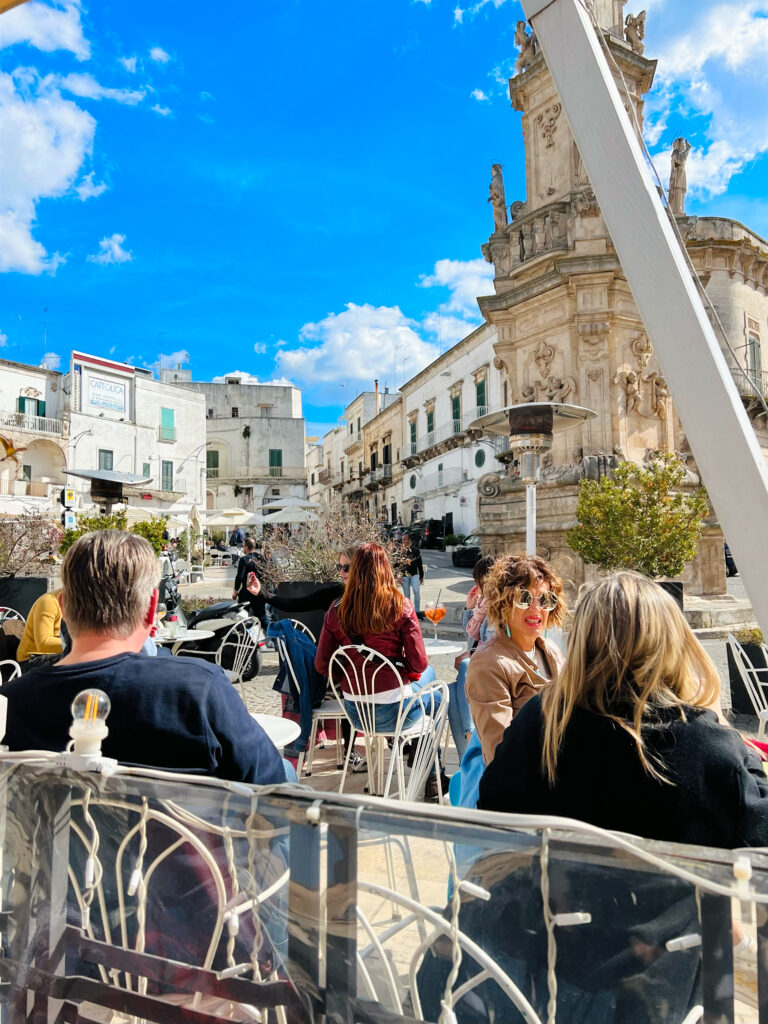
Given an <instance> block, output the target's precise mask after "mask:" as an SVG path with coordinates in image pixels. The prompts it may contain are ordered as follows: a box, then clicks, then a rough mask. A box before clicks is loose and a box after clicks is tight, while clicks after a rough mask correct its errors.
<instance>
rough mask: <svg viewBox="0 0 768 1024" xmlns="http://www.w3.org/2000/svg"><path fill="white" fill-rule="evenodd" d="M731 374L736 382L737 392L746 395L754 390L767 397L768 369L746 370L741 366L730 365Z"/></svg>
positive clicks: (752, 393) (753, 392) (751, 393)
mask: <svg viewBox="0 0 768 1024" xmlns="http://www.w3.org/2000/svg"><path fill="white" fill-rule="evenodd" d="M731 376H732V377H733V379H734V381H735V382H736V387H737V388H738V391H739V394H740V395H742V396H744V397H748V396H749V395H754V394H755V392H757V393H759V394H761V395H762V396H763V397H768V371H766V370H747V369H744V368H743V367H734V366H732V367H731Z"/></svg>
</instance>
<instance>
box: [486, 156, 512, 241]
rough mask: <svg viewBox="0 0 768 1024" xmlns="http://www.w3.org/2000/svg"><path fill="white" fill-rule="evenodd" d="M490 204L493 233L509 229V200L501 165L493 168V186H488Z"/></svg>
mask: <svg viewBox="0 0 768 1024" xmlns="http://www.w3.org/2000/svg"><path fill="white" fill-rule="evenodd" d="M488 192H489V195H488V202H489V203H491V204H492V206H493V233H494V234H497V233H498V232H500V231H506V229H507V223H508V222H507V200H506V198H505V196H504V178H503V177H502V173H501V164H494V165H493V166H492V167H491V184H490V185H489V186H488Z"/></svg>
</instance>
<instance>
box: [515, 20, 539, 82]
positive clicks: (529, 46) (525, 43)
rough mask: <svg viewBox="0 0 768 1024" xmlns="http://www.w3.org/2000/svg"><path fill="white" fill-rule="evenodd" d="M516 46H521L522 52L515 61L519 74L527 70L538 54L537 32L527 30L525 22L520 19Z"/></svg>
mask: <svg viewBox="0 0 768 1024" xmlns="http://www.w3.org/2000/svg"><path fill="white" fill-rule="evenodd" d="M515 46H519V47H520V53H519V54H518V56H517V60H516V61H515V74H517V75H519V74H521V72H523V71H525V69H526V68H527V67H528V65H529V64H530V63H531V61H532V60H533V58H534V57H535V56H536V34H535V33H534V32H531V34H530V35H528V33H527V32H526V30H525V22H524V21H518V23H517V28H516V29H515Z"/></svg>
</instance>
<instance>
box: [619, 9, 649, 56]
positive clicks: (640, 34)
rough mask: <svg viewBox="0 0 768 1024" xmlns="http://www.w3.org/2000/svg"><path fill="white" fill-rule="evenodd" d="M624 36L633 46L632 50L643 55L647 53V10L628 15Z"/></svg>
mask: <svg viewBox="0 0 768 1024" xmlns="http://www.w3.org/2000/svg"><path fill="white" fill-rule="evenodd" d="M624 38H625V39H626V40H627V42H628V43H629V45H630V46H631V47H632V52H633V53H636V54H637V55H638V56H640V57H642V55H643V54H644V53H645V43H644V42H643V40H644V39H645V11H640V13H639V14H628V15H627V17H626V20H625V22H624Z"/></svg>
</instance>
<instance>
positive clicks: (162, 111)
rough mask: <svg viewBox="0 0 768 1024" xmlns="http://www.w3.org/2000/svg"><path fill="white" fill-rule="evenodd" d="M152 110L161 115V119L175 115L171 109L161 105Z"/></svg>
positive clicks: (157, 104) (156, 105)
mask: <svg viewBox="0 0 768 1024" xmlns="http://www.w3.org/2000/svg"><path fill="white" fill-rule="evenodd" d="M152 109H153V110H154V112H155V113H156V114H159V115H160V117H168V115H169V114H172V113H173V111H172V110H171V108H170V107H161V106H160V104H159V103H156V104H155V105H154V107H152Z"/></svg>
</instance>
